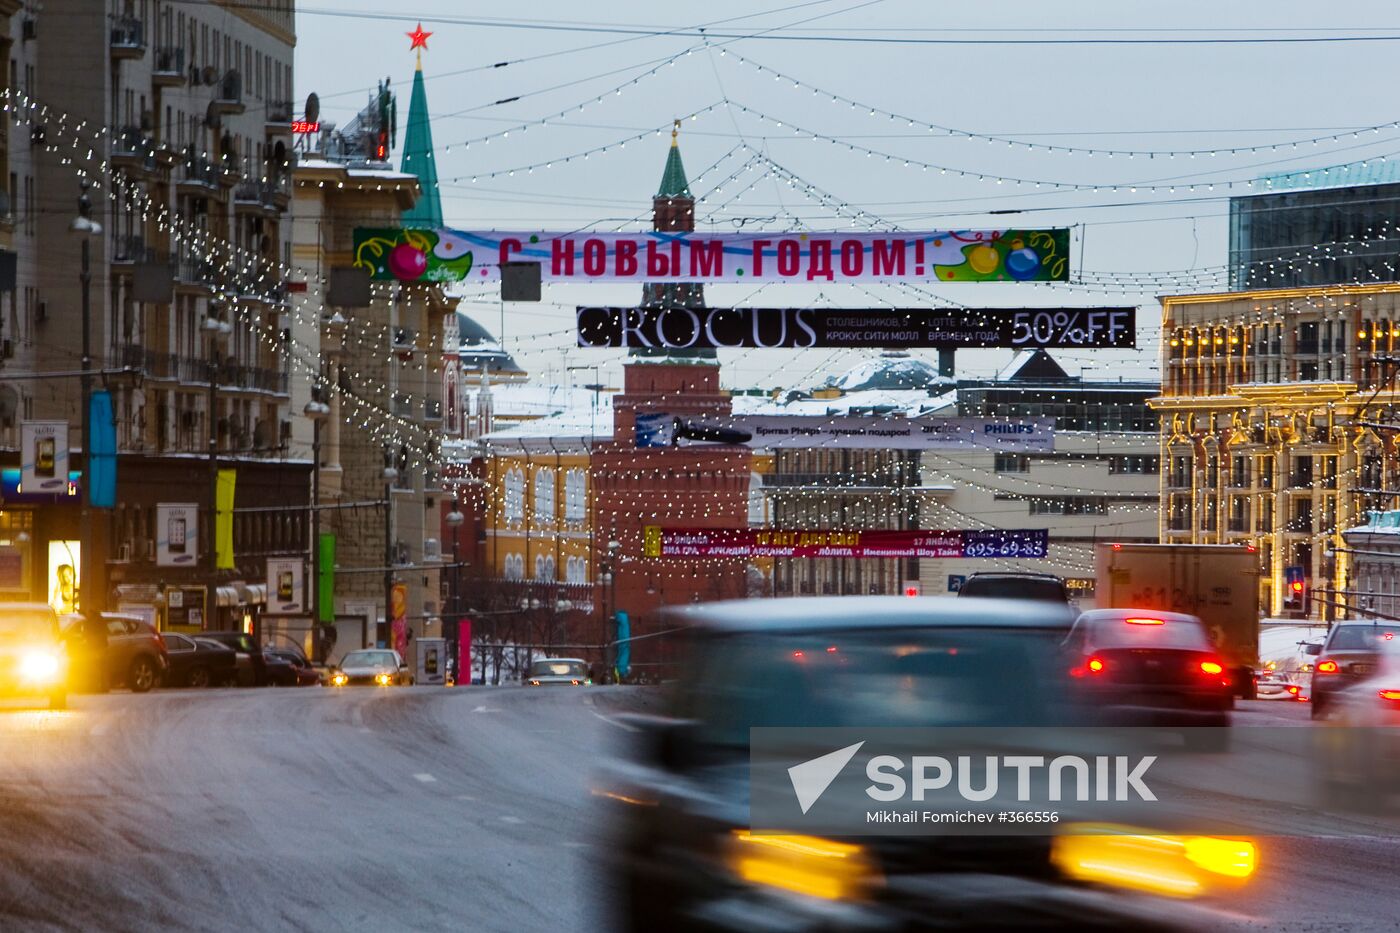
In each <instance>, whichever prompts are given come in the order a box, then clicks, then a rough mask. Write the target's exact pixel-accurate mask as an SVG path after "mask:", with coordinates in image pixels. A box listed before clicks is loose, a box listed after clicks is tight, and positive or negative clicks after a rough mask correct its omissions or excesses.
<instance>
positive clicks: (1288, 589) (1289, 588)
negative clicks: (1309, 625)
mask: <svg viewBox="0 0 1400 933" xmlns="http://www.w3.org/2000/svg"><path fill="white" fill-rule="evenodd" d="M1283 584H1284V590H1283V608H1285V609H1288V610H1292V611H1294V612H1303V611H1305V610H1306V609H1307V607H1308V583H1307V579H1306V578H1305V577H1304V576H1303V568H1302V567H1285V568H1284V570H1283Z"/></svg>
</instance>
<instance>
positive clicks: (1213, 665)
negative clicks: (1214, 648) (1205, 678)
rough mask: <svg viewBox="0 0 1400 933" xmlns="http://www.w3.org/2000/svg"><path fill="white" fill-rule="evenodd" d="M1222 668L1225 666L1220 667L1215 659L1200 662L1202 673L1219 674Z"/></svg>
mask: <svg viewBox="0 0 1400 933" xmlns="http://www.w3.org/2000/svg"><path fill="white" fill-rule="evenodd" d="M1224 670H1225V668H1223V667H1221V666H1220V664H1219V662H1217V661H1202V662H1201V671H1202V672H1204V673H1206V674H1219V673H1222V672H1223V671H1224Z"/></svg>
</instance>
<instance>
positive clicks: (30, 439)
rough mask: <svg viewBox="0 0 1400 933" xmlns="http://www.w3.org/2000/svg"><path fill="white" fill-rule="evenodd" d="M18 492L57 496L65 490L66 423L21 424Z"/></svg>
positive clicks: (32, 422) (36, 422) (66, 472)
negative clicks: (55, 494) (53, 494)
mask: <svg viewBox="0 0 1400 933" xmlns="http://www.w3.org/2000/svg"><path fill="white" fill-rule="evenodd" d="M20 451H21V454H20V462H19V468H20V469H19V474H20V478H19V483H20V488H21V489H22V490H23V491H24V492H27V493H59V492H64V491H65V490H66V489H67V488H68V422H66V421H25V422H22V423H21V424H20Z"/></svg>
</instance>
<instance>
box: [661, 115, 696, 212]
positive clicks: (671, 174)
mask: <svg viewBox="0 0 1400 933" xmlns="http://www.w3.org/2000/svg"><path fill="white" fill-rule="evenodd" d="M680 130H681V121H679V120H677V121H676V124H675V126H674V127H672V129H671V152H670V154H668V155H667V156H666V171H665V172H663V173H662V174H661V189H660V190H659V191H657V192H656V196H657V197H658V198H688V197H691V196H692V195H691V193H690V185H689V184H688V183H687V182H686V180H685V166H684V165H682V164H681V147H680V143H679V142H678V140H677V139H676V137H677V136H678V135H679V134H680Z"/></svg>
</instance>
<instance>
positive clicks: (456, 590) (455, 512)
mask: <svg viewBox="0 0 1400 933" xmlns="http://www.w3.org/2000/svg"><path fill="white" fill-rule="evenodd" d="M443 520H444V521H446V522H447V527H448V528H451V529H452V592H451V593H450V594H449V597H450V600H451V604H452V605H451V609H450V610H449V611H448V614H447V618H448V623H449V624H450V625H451V629H450V630H449V631H448V635H447V644H448V657H450V658H452V663H453V665H454V667H455V668H456V669H457V678H458V680H459V681H460V680H461V677H462V672H461V670H460V668H461V662H462V656H461V646H460V645H459V644H458V643H457V638H458V636H459V635H460V634H461V628H462V623H461V611H460V610H459V609H458V605H459V603H458V600H459V599H460V598H461V596H460V593H461V589H460V586H461V580H462V578H461V576H460V575H459V574H460V571H461V564H460V563H458V556H457V539H458V537H459V535H458V531H459V530H460V529H461V527H462V523H463V522H464V521H466V520H467V517H466V516H465V515H463V514H462V509H461V506H460V504H459V503H458V501H457V500H456V499H453V500H452V511H450V512H448V513H447V515H445V516H444V517H443ZM467 655H468V657H470V656H471V646H470V645H468V646H467ZM467 684H468V686H470V685H471V671H467Z"/></svg>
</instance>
